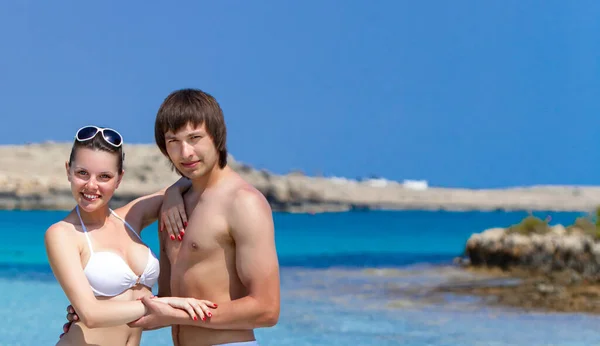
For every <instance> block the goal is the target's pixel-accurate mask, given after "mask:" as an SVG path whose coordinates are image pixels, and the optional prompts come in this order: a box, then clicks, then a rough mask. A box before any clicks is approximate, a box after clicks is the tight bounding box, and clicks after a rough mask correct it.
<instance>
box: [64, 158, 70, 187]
mask: <svg viewBox="0 0 600 346" xmlns="http://www.w3.org/2000/svg"><path fill="white" fill-rule="evenodd" d="M65 169H66V171H67V180H68V181H69V183H70V182H71V167H69V161H65Z"/></svg>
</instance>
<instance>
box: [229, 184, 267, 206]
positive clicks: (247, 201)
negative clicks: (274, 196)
mask: <svg viewBox="0 0 600 346" xmlns="http://www.w3.org/2000/svg"><path fill="white" fill-rule="evenodd" d="M231 203H232V207H233V208H234V209H239V208H242V209H247V208H252V209H254V208H269V209H270V206H269V203H268V201H267V199H266V198H265V195H263V194H262V192H260V191H259V190H258V189H257V188H256V187H254V186H252V185H251V184H249V183H247V182H244V183H242V184H240V185H239V186H237V187H236V189H235V190H234V191H232V194H231Z"/></svg>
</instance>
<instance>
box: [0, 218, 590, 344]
mask: <svg viewBox="0 0 600 346" xmlns="http://www.w3.org/2000/svg"><path fill="white" fill-rule="evenodd" d="M65 214H66V212H56V211H0V236H2V240H3V241H1V242H0V319H1V320H2V322H3V323H0V345H52V344H54V343H55V342H56V341H57V340H58V336H59V334H60V333H61V328H62V325H63V323H64V322H65V308H66V306H67V305H68V301H67V300H66V298H65V296H64V294H63V292H62V290H61V289H60V287H59V286H58V284H57V283H56V281H55V280H54V277H53V275H52V273H51V272H50V269H49V267H48V265H47V261H46V254H45V250H44V245H43V233H44V231H45V230H46V228H47V227H48V226H49V225H50V224H52V223H54V222H56V221H57V220H59V219H61V218H62V217H64V215H65ZM539 215H540V216H542V217H544V216H546V214H545V213H540V214H539ZM550 215H552V217H553V222H552V223H563V224H568V223H571V222H573V220H574V219H575V217H577V216H579V215H580V214H578V213H551V214H550ZM524 216H526V213H523V212H510V213H504V212H427V211H400V212H390V211H364V212H358V211H357V212H348V213H327V214H317V215H308V214H284V213H276V214H275V215H274V217H275V225H276V241H277V250H278V253H279V258H280V263H281V267H282V268H281V279H282V309H281V318H280V322H279V324H278V325H277V326H276V327H274V328H269V329H260V330H258V331H257V337H258V340H259V342H260V343H261V345H278V346H279V345H323V346H332V345H380V346H385V345H415V346H425V345H440V346H441V345H449V346H450V345H486V346H490V345H586V346H587V345H598V344H600V332H598V325H600V318H598V317H595V316H589V315H583V314H542V313H524V312H521V311H516V310H508V309H500V308H490V307H485V306H483V305H481V304H477V301H476V300H474V299H466V298H465V297H462V298H458V297H448V299H447V301H444V302H438V303H432V304H420V303H418V302H417V300H414V301H413V300H411V299H410V297H408V298H407V297H405V296H404V297H398V296H397V295H395V292H396V289H397V288H399V287H405V288H406V287H418V286H419V285H431V284H435V283H436V282H440V281H443V280H446V279H447V277H448V276H449V275H459V274H458V273H456V271H457V269H455V268H453V267H452V265H451V262H452V259H453V258H454V257H455V256H457V255H459V254H460V253H461V252H462V250H463V246H464V244H465V242H466V240H467V239H468V237H469V236H470V235H471V234H472V233H474V232H480V231H481V230H483V229H486V228H490V227H497V226H507V225H509V224H511V223H515V222H518V221H519V220H520V219H521V218H523V217H524ZM156 233H157V229H156V224H154V225H152V226H150V227H149V228H147V229H146V230H144V232H143V234H142V236H143V238H144V240H145V241H146V242H148V243H149V245H150V246H151V247H152V248H153V250H155V251H156V250H157V238H156ZM170 344H171V342H170V335H169V332H168V329H162V330H158V331H152V332H146V333H145V334H144V337H143V341H142V345H148V346H158V345H170Z"/></svg>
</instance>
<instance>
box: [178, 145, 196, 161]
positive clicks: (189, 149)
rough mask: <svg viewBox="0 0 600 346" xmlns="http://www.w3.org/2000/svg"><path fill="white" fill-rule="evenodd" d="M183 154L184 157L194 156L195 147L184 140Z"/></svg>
mask: <svg viewBox="0 0 600 346" xmlns="http://www.w3.org/2000/svg"><path fill="white" fill-rule="evenodd" d="M181 156H183V157H184V158H188V157H192V156H194V147H193V146H192V145H190V144H189V143H187V142H183V145H182V146H181Z"/></svg>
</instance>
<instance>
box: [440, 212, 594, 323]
mask: <svg viewBox="0 0 600 346" xmlns="http://www.w3.org/2000/svg"><path fill="white" fill-rule="evenodd" d="M599 217H600V209H598V210H597V211H596V214H595V215H590V216H588V217H580V218H578V219H576V220H575V221H574V223H573V224H572V225H568V226H566V227H565V226H563V225H550V224H549V221H550V220H549V219H547V220H542V219H539V218H536V217H534V216H531V215H530V216H528V217H526V218H525V219H523V220H522V221H521V222H520V223H519V224H516V225H512V226H510V227H506V228H492V229H488V230H485V231H483V232H481V233H477V234H473V235H472V236H471V237H470V238H469V239H468V241H467V243H466V246H465V254H464V255H465V257H464V258H460V259H457V262H458V263H459V264H460V266H461V267H463V268H464V269H466V270H468V271H471V272H474V273H479V274H482V275H483V277H484V278H483V279H481V280H476V281H472V282H467V283H465V282H462V283H460V284H456V285H452V284H448V285H443V286H440V287H438V288H437V291H438V292H440V293H442V292H443V293H453V294H461V295H474V296H479V297H482V298H483V299H484V301H486V302H488V303H490V304H493V305H500V306H509V307H514V308H519V309H525V310H533V311H552V312H581V313H593V314H599V313H600V222H598V221H597V220H599ZM489 278H493V279H499V278H502V279H512V280H513V281H512V283H511V284H498V283H497V280H496V281H489Z"/></svg>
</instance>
